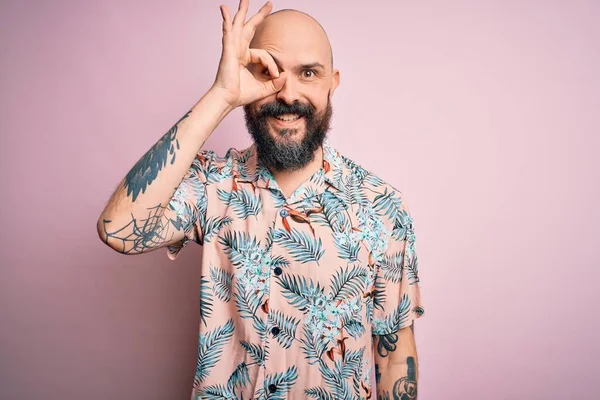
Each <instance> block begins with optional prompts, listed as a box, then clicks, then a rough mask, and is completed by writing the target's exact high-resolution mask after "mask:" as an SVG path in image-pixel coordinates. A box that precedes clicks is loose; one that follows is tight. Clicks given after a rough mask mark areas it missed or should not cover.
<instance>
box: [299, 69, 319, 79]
mask: <svg viewBox="0 0 600 400" xmlns="http://www.w3.org/2000/svg"><path fill="white" fill-rule="evenodd" d="M316 74H317V71H315V70H314V69H305V70H304V71H302V77H303V78H314V76H315V75H316Z"/></svg>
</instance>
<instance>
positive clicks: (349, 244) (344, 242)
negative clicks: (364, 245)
mask: <svg viewBox="0 0 600 400" xmlns="http://www.w3.org/2000/svg"><path fill="white" fill-rule="evenodd" d="M333 244H334V245H335V247H336V248H337V250H338V255H339V256H340V258H343V259H345V260H348V261H349V262H354V261H357V260H358V252H359V251H360V241H358V240H350V238H349V237H348V235H347V234H346V233H343V232H334V234H333Z"/></svg>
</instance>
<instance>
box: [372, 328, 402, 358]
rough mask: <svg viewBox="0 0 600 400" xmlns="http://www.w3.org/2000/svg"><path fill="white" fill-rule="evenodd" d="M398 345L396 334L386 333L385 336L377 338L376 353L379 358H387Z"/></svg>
mask: <svg viewBox="0 0 600 400" xmlns="http://www.w3.org/2000/svg"><path fill="white" fill-rule="evenodd" d="M396 343H398V334H397V333H388V334H387V335H378V336H377V353H378V354H379V355H380V356H381V357H387V356H388V354H390V353H391V352H393V351H394V350H396V347H397V344H396Z"/></svg>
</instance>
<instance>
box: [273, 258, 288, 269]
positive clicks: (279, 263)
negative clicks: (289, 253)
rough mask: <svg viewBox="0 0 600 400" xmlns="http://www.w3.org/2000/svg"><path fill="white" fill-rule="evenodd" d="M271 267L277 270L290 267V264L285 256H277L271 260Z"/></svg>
mask: <svg viewBox="0 0 600 400" xmlns="http://www.w3.org/2000/svg"><path fill="white" fill-rule="evenodd" d="M271 266H272V267H273V268H275V267H281V268H285V267H289V266H290V262H289V260H286V259H285V258H284V257H283V256H275V257H273V258H272V259H271Z"/></svg>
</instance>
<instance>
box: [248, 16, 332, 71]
mask: <svg viewBox="0 0 600 400" xmlns="http://www.w3.org/2000/svg"><path fill="white" fill-rule="evenodd" d="M250 47H252V48H264V49H266V50H267V51H269V50H274V51H275V52H285V53H292V54H296V55H297V56H299V57H303V58H309V57H311V56H312V57H313V58H319V60H318V62H321V63H323V65H326V66H329V68H330V69H333V50H332V49H331V43H330V42H329V38H328V37H327V33H326V32H325V29H323V26H321V24H319V22H318V21H317V20H316V19H314V18H313V17H311V16H310V15H308V14H306V13H304V12H302V11H298V10H293V9H283V10H279V11H275V12H273V13H271V14H269V15H268V16H267V17H266V18H265V19H264V20H263V21H262V22H261V23H260V24H259V25H258V27H257V28H256V33H255V34H254V38H253V39H252V42H251V43H250ZM305 61H309V60H308V59H306V60H305Z"/></svg>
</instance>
